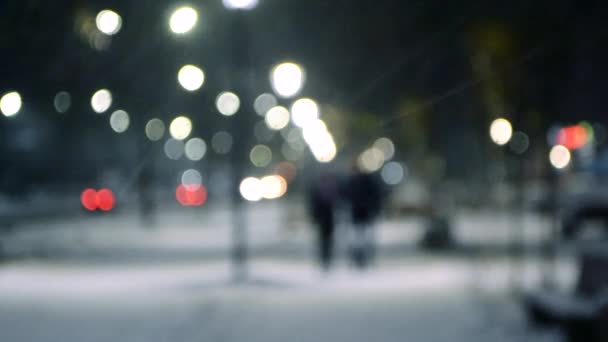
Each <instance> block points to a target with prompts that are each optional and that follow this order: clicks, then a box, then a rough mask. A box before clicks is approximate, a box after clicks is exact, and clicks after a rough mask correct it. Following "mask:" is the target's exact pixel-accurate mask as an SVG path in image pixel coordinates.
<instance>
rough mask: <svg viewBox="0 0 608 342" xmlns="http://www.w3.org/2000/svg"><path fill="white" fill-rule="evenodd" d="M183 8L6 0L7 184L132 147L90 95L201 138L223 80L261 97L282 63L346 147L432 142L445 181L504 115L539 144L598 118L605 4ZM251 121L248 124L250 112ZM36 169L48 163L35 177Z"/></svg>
mask: <svg viewBox="0 0 608 342" xmlns="http://www.w3.org/2000/svg"><path fill="white" fill-rule="evenodd" d="M182 4H183V3H181V2H179V3H178V2H173V1H134V0H129V1H84V0H79V1H75V0H66V1H42V0H19V1H17V0H5V1H3V2H1V3H0V16H1V20H0V27H1V30H2V32H3V33H2V35H0V46H2V54H1V55H0V76H1V77H0V92H2V93H4V92H7V91H11V90H18V91H19V92H20V93H21V94H22V96H23V98H24V111H23V112H22V113H20V115H19V116H18V117H15V118H12V119H10V120H7V119H6V118H0V132H1V138H0V140H2V147H0V149H3V153H2V157H1V158H2V160H1V162H2V164H3V165H4V167H3V174H4V175H5V177H4V179H7V176H6V175H7V174H8V175H14V174H16V173H22V171H23V170H28V171H27V172H26V174H29V172H31V174H30V176H31V177H34V175H35V177H38V178H41V179H43V180H45V181H51V180H53V179H55V180H56V179H57V177H58V176H57V175H58V174H61V175H62V176H61V177H63V178H65V179H69V178H70V177H81V176H82V174H87V172H84V171H82V170H89V171H90V170H92V169H95V168H96V166H95V165H100V164H101V165H107V163H110V164H111V163H115V164H121V163H123V161H124V160H127V159H129V158H131V157H129V156H132V155H133V154H137V153H141V152H137V146H138V145H137V144H133V143H132V142H133V139H136V138H133V135H134V134H135V133H130V134H126V135H124V136H120V137H116V136H115V134H114V133H113V132H111V130H109V129H105V130H103V129H101V128H100V127H103V125H105V124H106V120H107V118H106V117H102V116H99V115H95V114H94V113H93V112H92V111H91V109H90V106H89V101H90V96H91V94H92V93H93V92H94V91H95V90H97V89H100V88H108V89H111V90H112V91H113V93H114V95H115V101H116V103H117V106H118V107H117V108H123V109H125V110H127V111H128V112H130V113H132V115H133V121H134V126H133V127H134V129H138V128H139V129H140V130H141V127H142V126H143V124H144V123H145V121H146V120H147V119H149V118H152V117H160V118H164V119H167V120H168V119H170V118H171V117H173V116H174V114H175V113H181V112H185V113H189V114H190V115H192V117H193V121H194V123H195V125H196V127H197V133H199V134H200V135H201V136H204V137H208V136H210V135H211V134H212V133H213V132H215V131H217V130H218V129H227V128H229V127H232V126H233V125H232V124H231V123H230V121H227V119H226V118H223V117H221V116H219V115H217V113H216V112H214V101H215V97H216V96H217V94H218V93H219V92H220V91H222V90H224V89H233V90H235V91H237V92H239V91H240V93H241V94H243V95H242V96H243V100H245V101H247V100H250V101H251V100H252V99H253V98H254V97H255V96H256V95H257V94H260V93H262V92H268V91H271V88H270V84H269V81H268V72H269V70H270V69H271V68H272V66H273V65H275V64H276V63H278V62H281V61H284V60H292V61H296V62H298V63H300V64H301V65H303V66H304V67H305V69H306V72H307V83H306V87H305V89H304V91H303V92H302V95H303V96H309V97H313V98H315V99H317V100H318V101H319V103H321V104H322V105H325V106H329V107H331V108H334V109H335V111H336V112H338V113H340V115H339V117H340V119H339V120H337V121H336V122H338V124H339V125H340V126H342V127H339V129H341V130H343V131H345V132H346V133H345V137H344V138H343V139H342V142H341V144H342V145H343V148H344V150H345V151H350V150H351V149H353V150H354V149H355V147H353V146H363V145H365V144H366V143H368V142H369V140H371V139H374V138H377V137H379V136H382V135H387V136H391V137H392V138H393V139H394V140H395V141H396V143H397V144H398V145H399V146H400V147H401V148H400V151H401V153H402V155H401V157H402V158H403V159H406V160H407V159H411V158H417V157H416V153H419V154H420V153H427V152H430V151H432V153H434V154H437V155H441V156H443V158H445V159H446V160H447V161H448V164H449V165H448V167H449V168H450V169H451V170H452V172H451V173H453V174H454V175H459V174H460V175H464V174H466V173H467V172H468V171H467V170H466V168H462V167H459V165H457V164H454V163H453V162H450V161H451V160H452V161H457V160H462V158H463V156H467V157H466V158H469V159H470V161H471V163H472V164H471V165H473V166H472V168H475V165H478V163H482V162H483V158H482V157H479V156H474V155H472V154H471V153H467V151H470V150H471V145H475V144H477V145H481V144H483V140H484V139H487V136H485V134H486V130H487V123H488V122H489V120H491V119H492V118H494V117H497V116H507V117H509V118H510V119H511V120H512V121H513V123H514V125H515V126H517V127H519V128H520V129H522V130H525V131H526V132H528V134H529V135H530V136H531V139H532V141H535V142H537V143H538V145H542V144H543V143H545V141H546V138H545V136H546V131H547V129H548V128H549V127H550V126H552V125H554V124H569V123H576V122H578V121H580V120H590V121H593V122H600V123H602V122H604V123H605V110H606V109H605V108H606V104H605V101H604V99H605V94H604V93H605V91H606V87H605V85H604V83H605V80H606V79H608V67H607V66H606V63H605V61H606V59H607V58H608V52H607V50H608V49H606V43H607V42H608V28H607V26H606V18H608V16H607V13H608V12H607V11H606V9H607V6H606V5H605V3H604V2H601V1H565V0H557V1H509V2H498V1H439V0H435V1H404V0H402V1H388V0H375V1H370V0H333V1H331V0H306V1H302V0H260V5H259V6H258V7H257V8H256V9H255V10H253V11H250V12H245V13H238V14H237V13H235V12H232V11H228V10H226V9H224V8H223V6H222V4H221V1H220V0H214V1H190V2H189V3H188V4H190V5H192V6H194V7H196V8H197V9H198V10H199V13H200V18H199V24H198V26H197V28H196V29H195V31H193V32H192V33H191V34H189V35H188V36H186V37H175V36H174V35H172V34H170V33H169V31H168V24H167V20H168V16H169V14H170V12H171V10H173V9H174V8H175V7H176V6H178V5H182ZM104 8H111V9H113V10H115V11H117V12H118V13H120V15H121V16H122V18H123V27H122V30H121V31H120V33H119V34H117V35H116V36H114V37H112V38H111V43H110V45H109V46H108V47H107V49H105V50H102V51H98V50H95V49H94V48H92V47H91V44H90V43H89V39H88V38H87V36H86V35H85V34H83V33H81V30H82V27H83V25H84V23H86V22H87V20H88V21H89V22H90V20H94V17H95V15H96V13H97V12H98V11H99V10H102V9H104ZM187 63H194V64H198V65H200V66H201V67H202V68H203V69H204V70H205V72H206V77H207V78H206V81H205V82H206V83H205V85H204V87H203V88H202V89H201V91H200V92H198V93H197V94H196V95H194V96H193V95H192V94H187V93H184V92H183V91H181V90H180V88H179V86H178V84H177V82H176V81H175V73H176V70H178V69H179V67H180V66H181V65H183V64H187ZM61 90H67V91H69V92H70V93H71V95H72V101H73V104H72V108H71V109H70V111H69V112H68V113H66V114H62V115H59V114H57V113H56V112H55V111H54V109H53V97H54V95H55V94H56V93H57V92H58V91H61ZM113 108H114V107H113ZM244 110H246V111H250V112H251V109H249V108H246V109H244ZM243 115H245V116H246V115H247V114H243ZM249 115H250V116H249V118H248V119H242V124H243V125H250V124H251V123H254V122H255V121H254V119H253V117H252V116H253V115H255V114H251V113H250V114H249ZM230 120H236V118H230ZM231 125H232V126H231ZM412 130H422V132H423V134H421V137H414V136H413V135H412V134H411V131H412ZM140 133H141V132H140ZM414 135H415V134H414ZM84 137H86V139H85V138H84ZM545 144H546V143H545ZM117 146H121V147H120V148H118V147H117ZM87 149H88V150H87ZM85 150H87V151H91V150H95V151H96V152H95V153H90V152H83V151H85ZM477 150H479V151H482V150H483V149H482V148H481V147H478V148H477ZM23 151H28V153H27V156H26V157H23ZM421 151H422V152H421ZM480 153H481V152H480ZM476 163H477V164H476ZM7 165H9V166H7ZM40 165H44V166H43V167H42V169H43V170H44V172H41V171H35V170H40V168H41V167H40ZM74 165H78V167H77V168H74ZM11 170H12V171H11ZM67 170H72V171H70V172H68V171H67ZM78 170H81V171H78ZM45 175H46V176H45ZM51 175H52V176H51ZM61 177H60V178H61ZM5 182H6V181H5Z"/></svg>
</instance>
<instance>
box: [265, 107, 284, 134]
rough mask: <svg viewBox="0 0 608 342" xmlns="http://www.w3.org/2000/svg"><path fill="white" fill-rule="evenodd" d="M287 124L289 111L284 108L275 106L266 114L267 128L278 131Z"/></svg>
mask: <svg viewBox="0 0 608 342" xmlns="http://www.w3.org/2000/svg"><path fill="white" fill-rule="evenodd" d="M288 124H289V111H288V110H287V108H285V107H281V106H276V107H273V108H271V109H270V110H269V111H268V113H266V125H267V126H268V128H270V129H272V130H275V131H278V130H280V129H283V128H285V127H287V125H288Z"/></svg>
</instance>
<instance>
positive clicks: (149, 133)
mask: <svg viewBox="0 0 608 342" xmlns="http://www.w3.org/2000/svg"><path fill="white" fill-rule="evenodd" d="M164 135H165V124H164V123H163V121H162V120H160V119H156V118H155V119H151V120H150V121H148V122H147V123H146V137H148V139H150V140H151V141H159V140H160V139H162V138H163V136H164Z"/></svg>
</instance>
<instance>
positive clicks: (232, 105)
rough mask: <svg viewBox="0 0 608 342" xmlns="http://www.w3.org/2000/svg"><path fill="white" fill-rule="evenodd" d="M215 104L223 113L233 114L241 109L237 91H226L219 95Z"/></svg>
mask: <svg viewBox="0 0 608 342" xmlns="http://www.w3.org/2000/svg"><path fill="white" fill-rule="evenodd" d="M215 105H216V107H217V110H218V111H219V112H220V113H221V114H222V115H226V116H231V115H234V114H236V112H238V111H239V107H240V106H241V100H239V97H238V96H237V95H236V94H235V93H231V92H228V91H225V92H223V93H221V94H219V95H218V97H217V99H216V101H215Z"/></svg>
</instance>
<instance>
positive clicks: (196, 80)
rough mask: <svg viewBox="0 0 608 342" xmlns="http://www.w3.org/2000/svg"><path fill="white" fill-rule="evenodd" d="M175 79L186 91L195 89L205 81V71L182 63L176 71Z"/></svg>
mask: <svg viewBox="0 0 608 342" xmlns="http://www.w3.org/2000/svg"><path fill="white" fill-rule="evenodd" d="M177 81H178V82H179V84H180V85H181V86H182V87H183V88H184V89H186V90H188V91H196V90H198V89H200V88H201V87H202V86H203V83H205V73H204V72H203V70H201V68H199V67H197V66H195V65H191V64H188V65H184V66H183V67H182V68H181V69H179V72H178V73H177Z"/></svg>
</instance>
